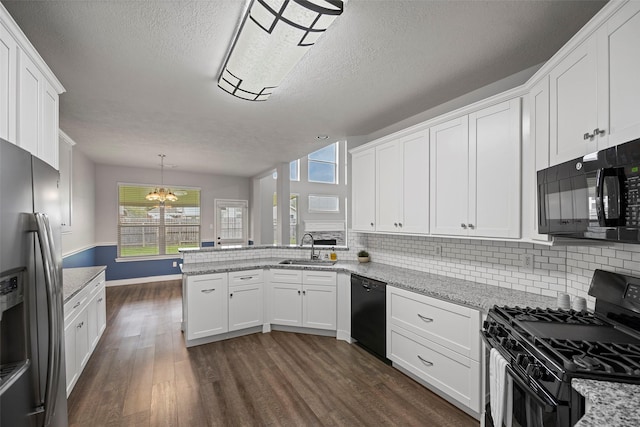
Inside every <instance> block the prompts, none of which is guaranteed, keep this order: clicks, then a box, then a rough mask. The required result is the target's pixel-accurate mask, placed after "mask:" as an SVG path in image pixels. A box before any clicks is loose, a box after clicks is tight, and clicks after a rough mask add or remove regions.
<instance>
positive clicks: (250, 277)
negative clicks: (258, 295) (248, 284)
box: [240, 276, 253, 280]
mask: <svg viewBox="0 0 640 427" xmlns="http://www.w3.org/2000/svg"><path fill="white" fill-rule="evenodd" d="M251 279H253V276H244V277H241V278H240V280H251Z"/></svg>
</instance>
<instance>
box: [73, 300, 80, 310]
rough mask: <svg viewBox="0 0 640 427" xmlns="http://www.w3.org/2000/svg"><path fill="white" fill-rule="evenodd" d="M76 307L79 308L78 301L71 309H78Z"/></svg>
mask: <svg viewBox="0 0 640 427" xmlns="http://www.w3.org/2000/svg"><path fill="white" fill-rule="evenodd" d="M78 307H80V301H78V302H77V303H76V305H74V306H73V308H78ZM73 308H72V310H73Z"/></svg>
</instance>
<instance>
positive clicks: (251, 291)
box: [229, 283, 264, 331]
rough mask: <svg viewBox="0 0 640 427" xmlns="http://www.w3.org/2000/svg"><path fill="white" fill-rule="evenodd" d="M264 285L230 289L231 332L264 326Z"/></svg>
mask: <svg viewBox="0 0 640 427" xmlns="http://www.w3.org/2000/svg"><path fill="white" fill-rule="evenodd" d="M263 305H264V303H263V299H262V283H256V284H252V285H242V286H234V287H231V288H229V331H237V330H239V329H245V328H251V327H254V326H260V325H262V307H263Z"/></svg>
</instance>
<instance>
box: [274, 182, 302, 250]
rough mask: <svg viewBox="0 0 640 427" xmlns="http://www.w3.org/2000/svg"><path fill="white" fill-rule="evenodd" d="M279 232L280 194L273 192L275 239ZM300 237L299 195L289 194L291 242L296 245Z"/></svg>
mask: <svg viewBox="0 0 640 427" xmlns="http://www.w3.org/2000/svg"><path fill="white" fill-rule="evenodd" d="M277 233H278V194H277V193H273V237H274V238H273V240H274V243H276V240H277V238H276V236H277ZM297 239H298V195H297V194H290V195H289V243H291V244H292V245H295V244H296V243H297Z"/></svg>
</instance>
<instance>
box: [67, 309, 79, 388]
mask: <svg viewBox="0 0 640 427" xmlns="http://www.w3.org/2000/svg"><path fill="white" fill-rule="evenodd" d="M64 358H65V370H66V378H67V397H68V396H69V394H71V390H73V386H74V385H75V383H76V381H77V380H78V375H79V372H78V357H77V352H76V322H75V320H73V321H71V322H69V323H68V324H67V326H66V327H65V328H64Z"/></svg>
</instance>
